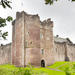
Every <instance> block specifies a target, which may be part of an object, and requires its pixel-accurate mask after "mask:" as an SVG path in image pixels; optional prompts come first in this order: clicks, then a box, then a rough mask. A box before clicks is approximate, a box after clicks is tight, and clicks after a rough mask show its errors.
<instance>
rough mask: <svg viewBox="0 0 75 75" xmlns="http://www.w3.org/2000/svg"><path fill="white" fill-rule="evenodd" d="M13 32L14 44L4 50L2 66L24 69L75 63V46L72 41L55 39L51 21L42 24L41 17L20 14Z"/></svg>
mask: <svg viewBox="0 0 75 75" xmlns="http://www.w3.org/2000/svg"><path fill="white" fill-rule="evenodd" d="M12 30H13V31H12V44H8V45H5V46H1V47H0V64H7V63H11V64H13V65H15V66H19V67H20V66H21V67H24V66H26V65H28V64H31V65H34V66H48V65H51V64H53V63H54V62H56V61H75V45H74V44H73V43H72V42H71V41H70V40H69V39H63V38H60V37H54V36H53V22H52V21H51V19H47V20H44V21H40V18H39V16H38V15H30V14H27V13H25V12H17V14H16V19H15V20H14V21H13V23H12Z"/></svg>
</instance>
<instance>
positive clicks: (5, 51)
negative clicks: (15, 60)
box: [0, 44, 11, 64]
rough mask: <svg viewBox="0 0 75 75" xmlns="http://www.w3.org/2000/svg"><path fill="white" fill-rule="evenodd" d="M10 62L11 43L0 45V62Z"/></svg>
mask: <svg viewBox="0 0 75 75" xmlns="http://www.w3.org/2000/svg"><path fill="white" fill-rule="evenodd" d="M10 63H11V44H7V45H3V46H0V64H10Z"/></svg>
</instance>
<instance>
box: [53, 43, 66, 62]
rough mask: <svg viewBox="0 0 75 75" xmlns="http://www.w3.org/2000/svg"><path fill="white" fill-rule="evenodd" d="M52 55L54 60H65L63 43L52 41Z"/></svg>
mask: <svg viewBox="0 0 75 75" xmlns="http://www.w3.org/2000/svg"><path fill="white" fill-rule="evenodd" d="M54 54H55V55H54V56H55V62H56V61H65V45H64V44H63V43H54Z"/></svg>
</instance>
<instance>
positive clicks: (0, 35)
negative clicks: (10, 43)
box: [0, 0, 13, 39]
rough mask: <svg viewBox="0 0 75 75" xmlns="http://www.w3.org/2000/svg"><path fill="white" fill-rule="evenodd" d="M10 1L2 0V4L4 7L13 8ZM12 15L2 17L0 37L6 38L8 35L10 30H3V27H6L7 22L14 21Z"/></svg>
mask: <svg viewBox="0 0 75 75" xmlns="http://www.w3.org/2000/svg"><path fill="white" fill-rule="evenodd" d="M10 3H11V2H10V1H7V0H1V1H0V5H1V6H2V7H3V8H6V7H9V8H12V7H11V6H10ZM12 20H13V19H12V17H11V16H8V17H7V18H2V17H0V38H1V37H2V38H3V39H6V36H8V32H2V30H1V28H2V27H5V26H6V25H7V22H10V21H12Z"/></svg>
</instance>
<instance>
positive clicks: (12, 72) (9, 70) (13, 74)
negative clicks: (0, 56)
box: [0, 62, 75, 75]
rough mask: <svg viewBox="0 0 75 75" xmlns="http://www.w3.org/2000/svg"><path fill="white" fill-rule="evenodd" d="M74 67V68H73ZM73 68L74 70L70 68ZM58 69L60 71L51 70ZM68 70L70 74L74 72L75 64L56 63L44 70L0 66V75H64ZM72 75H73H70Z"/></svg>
mask: <svg viewBox="0 0 75 75" xmlns="http://www.w3.org/2000/svg"><path fill="white" fill-rule="evenodd" d="M73 65H74V66H73ZM71 66H73V68H74V69H72V68H70V67H71ZM49 68H52V69H59V70H61V71H56V70H51V69H49ZM66 69H69V70H70V72H72V71H74V70H75V62H56V63H55V64H53V65H51V66H47V67H46V68H42V67H40V68H35V67H31V66H30V67H26V68H19V67H15V66H13V65H9V64H7V65H0V75H66V73H65V70H66ZM72 75H75V74H73V73H72Z"/></svg>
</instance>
